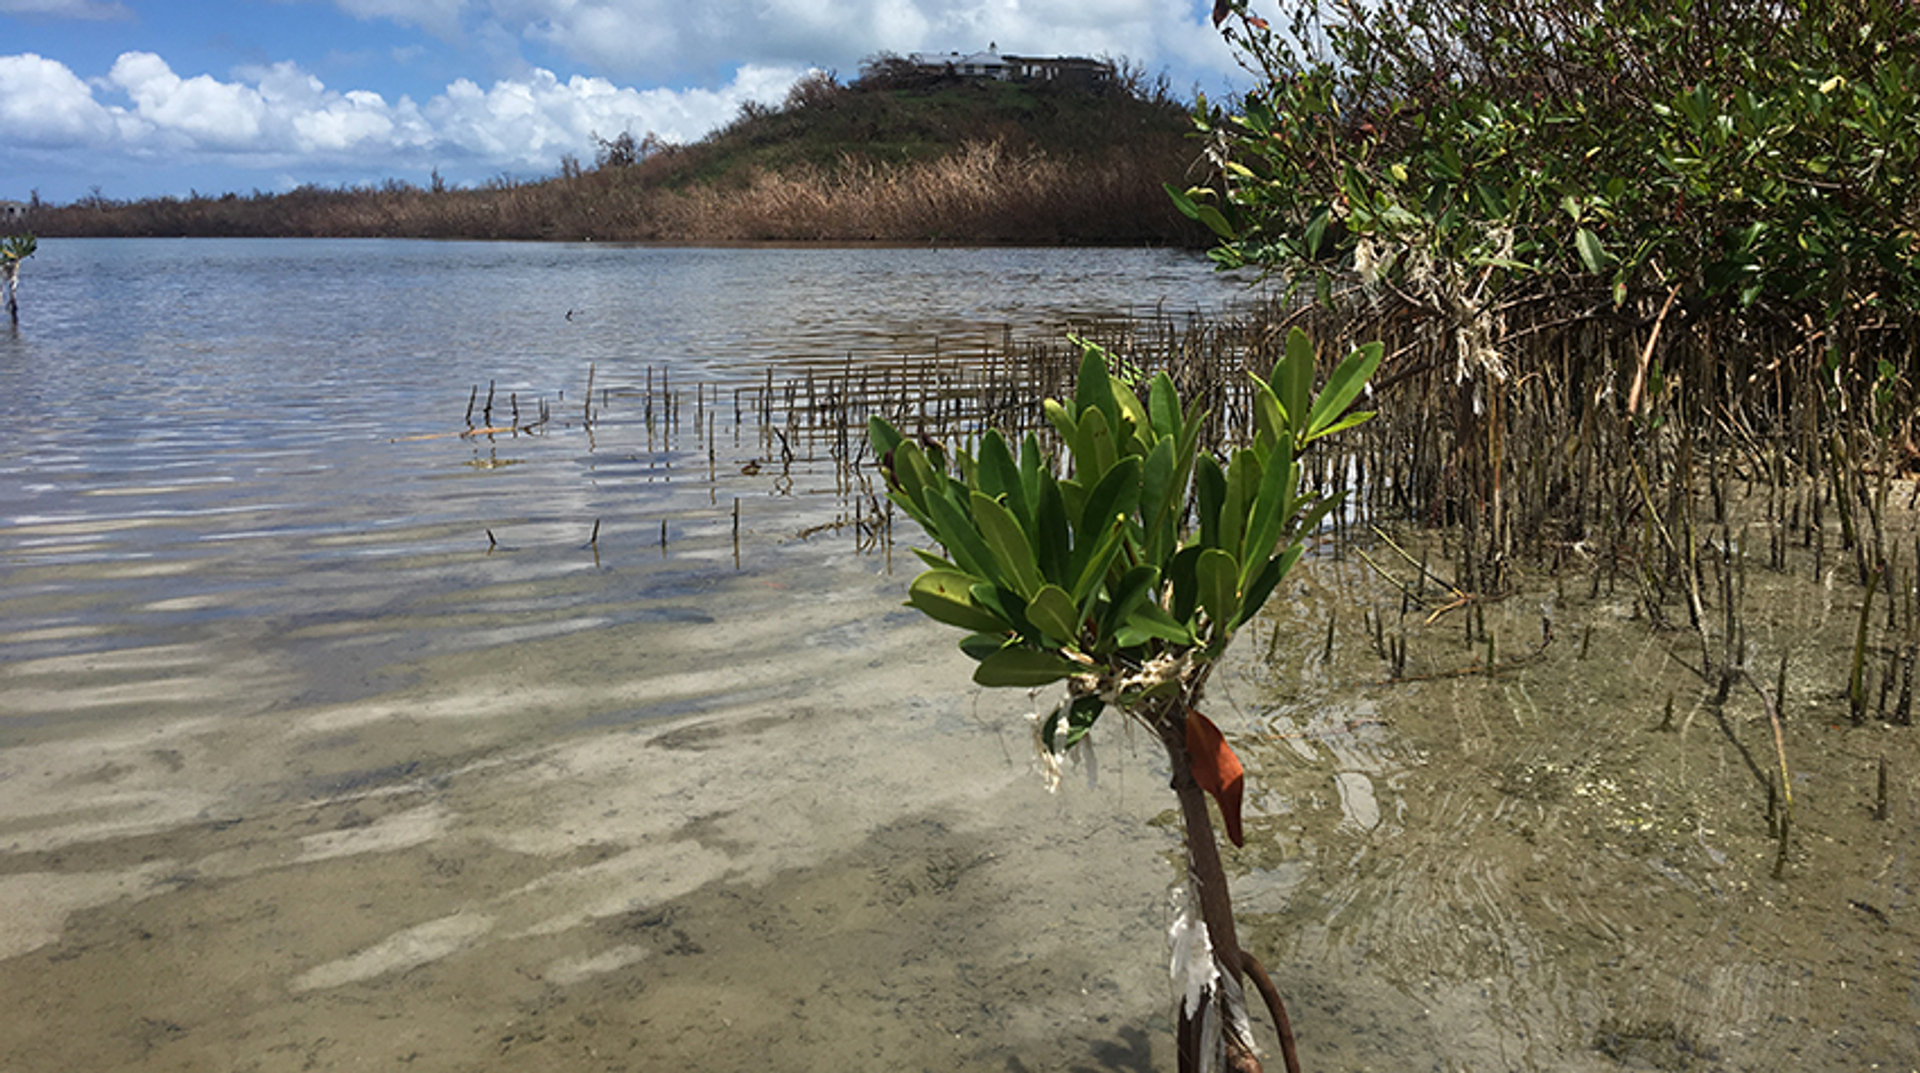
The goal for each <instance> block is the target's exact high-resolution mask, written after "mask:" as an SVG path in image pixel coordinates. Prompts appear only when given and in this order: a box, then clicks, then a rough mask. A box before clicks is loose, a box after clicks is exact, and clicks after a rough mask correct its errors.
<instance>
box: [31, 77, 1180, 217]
mask: <svg viewBox="0 0 1920 1073" xmlns="http://www.w3.org/2000/svg"><path fill="white" fill-rule="evenodd" d="M1191 129H1192V128H1191V124H1190V123H1189V121H1188V116H1187V109H1186V106H1185V105H1183V104H1182V103H1181V102H1179V101H1178V100H1176V99H1174V98H1172V97H1171V96H1169V95H1168V94H1167V93H1166V91H1165V86H1164V83H1162V84H1159V85H1149V84H1147V83H1146V81H1145V80H1144V79H1142V78H1140V77H1139V76H1138V75H1137V73H1135V72H1131V71H1128V70H1127V69H1125V68H1122V69H1121V71H1120V74H1119V77H1116V78H1114V79H1111V80H1109V81H1107V82H1106V83H1105V84H1104V85H1101V86H1098V87H1066V86H1058V85H1053V84H1048V83H1041V82H1010V81H996V80H992V79H981V78H962V77H955V76H952V75H928V74H926V73H925V72H917V73H916V72H914V71H912V70H910V69H903V68H902V65H900V64H898V63H894V64H887V63H884V62H883V63H878V64H874V65H871V66H870V67H869V68H868V70H867V71H866V73H865V74H863V76H862V77H861V78H860V79H858V80H856V81H854V82H853V83H851V84H841V83H839V82H837V81H835V80H834V79H833V77H832V76H830V75H824V74H821V75H815V76H813V77H811V78H808V79H805V80H803V81H801V82H800V83H798V84H797V85H795V86H794V87H793V89H792V91H791V92H790V93H789V94H788V96H787V99H786V100H785V102H783V103H782V104H781V105H780V106H778V107H774V106H768V105H760V104H749V105H747V106H745V107H743V108H742V109H741V112H740V114H739V115H738V116H737V117H736V118H735V119H734V121H733V122H732V123H730V124H728V125H727V126H726V127H724V128H722V129H720V130H718V131H715V132H714V133H713V134H711V135H709V136H707V137H706V138H703V139H702V140H700V141H699V142H696V143H693V144H691V145H672V144H666V143H663V142H661V141H659V140H658V139H656V138H654V137H653V136H651V135H644V136H641V137H638V138H636V137H635V136H634V135H633V134H632V133H631V132H624V133H620V134H618V135H616V136H614V137H612V138H606V139H602V140H600V143H599V152H598V153H597V154H596V159H595V160H594V162H593V164H592V165H590V166H587V165H583V164H582V163H581V162H579V161H578V160H576V159H573V158H565V159H562V160H561V161H560V168H559V172H558V174H556V175H554V176H552V177H549V178H546V179H542V180H539V181H534V182H516V181H513V180H510V179H504V178H503V179H498V180H494V181H491V182H489V183H487V184H484V185H482V186H478V187H472V188H456V187H450V186H447V185H446V184H444V183H442V182H440V181H439V180H438V178H437V177H436V179H435V180H434V182H433V183H432V184H431V185H429V186H428V187H424V188H423V187H418V186H414V185H412V184H409V183H404V182H399V181H392V180H390V181H388V182H386V183H383V184H380V185H378V186H363V187H347V188H334V189H328V188H321V187H315V186H306V187H301V188H298V189H295V190H292V191H289V192H287V193H282V194H264V193H259V192H256V193H254V194H253V195H251V196H242V195H238V194H227V195H224V196H218V197H207V196H195V197H191V198H159V199H152V200H147V201H134V202H116V201H109V200H106V199H102V198H92V199H86V200H83V201H81V202H77V203H75V204H72V205H66V206H40V207H38V208H37V209H36V210H35V212H34V213H33V216H32V218H31V219H30V220H29V221H28V222H27V226H28V227H30V228H31V229H32V230H34V231H35V232H37V233H38V234H40V235H42V236H48V237H53V236H82V235H93V236H104V235H155V236H315V237H318V236H327V237H350V236H366V237H421V238H499V239H554V240H573V241H580V240H595V241H650V242H731V241H746V242H751V241H773V242H781V241H846V242H860V241H873V242H928V241H933V242H948V243H1036V244H1056V243H1062V244H1082V243H1084V244H1137V243H1163V244H1201V243H1204V241H1205V236H1204V234H1202V233H1199V232H1198V231H1197V230H1196V228H1195V227H1194V225H1193V224H1192V223H1191V222H1190V221H1188V220H1186V219H1185V218H1184V217H1182V216H1180V215H1179V214H1178V213H1177V212H1176V211H1174V209H1173V208H1172V206H1171V205H1170V203H1169V202H1168V199H1167V197H1166V194H1165V192H1164V191H1163V190H1162V189H1161V184H1162V183H1163V182H1176V183H1181V184H1184V183H1185V182H1186V181H1187V170H1188V167H1189V165H1190V163H1191V161H1192V160H1193V158H1194V157H1195V156H1196V155H1197V153H1196V150H1195V148H1194V145H1193V143H1192V141H1191V140H1190V137H1189V133H1190V131H1191Z"/></svg>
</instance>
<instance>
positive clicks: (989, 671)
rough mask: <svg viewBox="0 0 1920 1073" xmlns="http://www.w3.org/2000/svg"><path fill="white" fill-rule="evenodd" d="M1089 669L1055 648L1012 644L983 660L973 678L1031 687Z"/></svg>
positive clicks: (991, 684) (974, 671) (1000, 683)
mask: <svg viewBox="0 0 1920 1073" xmlns="http://www.w3.org/2000/svg"><path fill="white" fill-rule="evenodd" d="M1086 670H1087V668H1086V667H1084V666H1082V665H1081V664H1078V663H1075V662H1074V661H1072V660H1070V659H1065V658H1063V657H1060V656H1057V655H1055V654H1053V653H1052V652H1042V651H1040V650H1039V649H1034V648H1027V647H1025V646H1024V645H1013V646H1010V647H1007V648H1002V649H1000V650H999V651H997V652H995V653H993V654H992V655H990V656H988V657H987V658H986V659H983V660H981V661H980V665H979V666H978V667H975V668H974V669H973V680H974V681H975V682H978V683H979V684H981V685H983V686H1020V687H1025V688H1032V687H1033V686H1043V685H1046V684H1047V683H1048V682H1058V681H1059V680H1060V679H1062V678H1066V677H1068V676H1070V675H1075V674H1081V673H1083V672H1085V671H1086Z"/></svg>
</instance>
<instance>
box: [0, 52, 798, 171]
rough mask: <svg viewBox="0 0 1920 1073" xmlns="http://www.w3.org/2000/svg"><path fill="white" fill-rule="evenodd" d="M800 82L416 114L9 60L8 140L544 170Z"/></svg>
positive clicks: (698, 128)
mask: <svg viewBox="0 0 1920 1073" xmlns="http://www.w3.org/2000/svg"><path fill="white" fill-rule="evenodd" d="M803 73H804V71H802V70H800V69H798V68H777V67H760V66H749V67H744V68H742V69H741V70H740V71H739V72H738V73H737V74H736V76H735V77H734V78H733V80H732V81H731V82H730V83H729V84H727V85H725V86H723V87H721V88H719V89H713V90H708V89H693V90H666V89H650V90H638V89H634V88H632V87H626V86H619V85H616V84H614V83H613V82H611V81H609V80H607V79H604V78H590V77H586V76H580V75H576V76H574V77H572V78H568V79H565V80H562V79H561V78H559V77H558V76H557V75H555V74H554V73H553V72H551V71H548V70H544V69H541V68H533V69H531V70H529V71H528V72H527V73H526V74H525V75H524V76H521V77H517V78H513V79H501V80H497V81H495V82H493V83H492V84H490V85H487V86H484V87H483V86H481V85H480V84H479V83H477V82H474V81H471V80H469V79H460V80H458V81H456V82H454V83H453V84H451V85H449V86H448V87H447V88H446V90H445V91H444V92H443V93H440V94H437V95H435V96H434V97H432V98H430V99H429V100H427V101H425V102H423V103H416V102H415V101H413V100H412V99H411V98H408V97H405V96H402V97H401V98H399V99H398V100H394V101H389V100H387V99H386V98H384V97H382V96H381V95H380V94H378V93H373V92H370V91H366V90H348V91H344V92H342V91H339V90H334V89H330V88H328V87H327V86H326V85H325V84H324V83H322V82H321V81H320V79H318V78H317V77H315V76H314V75H312V74H311V73H309V72H307V71H305V70H303V69H301V68H300V67H299V66H298V65H297V64H294V63H291V62H285V63H278V64H273V65H271V66H264V67H249V68H242V69H240V70H239V71H237V72H236V73H235V74H236V76H235V77H234V78H233V79H231V80H221V79H217V78H214V77H213V76H211V75H205V74H199V75H192V76H189V77H183V76H182V75H180V74H178V73H176V72H175V71H174V70H173V68H172V67H171V66H170V65H169V64H168V63H167V62H166V60H164V59H162V58H161V57H160V56H157V55H155V54H153V53H151V52H127V53H124V54H122V55H121V56H120V57H119V58H118V59H117V60H115V61H114V64H113V67H112V69H111V70H110V71H109V72H108V73H107V74H106V75H105V76H104V77H103V78H100V79H97V80H95V81H94V82H92V83H91V84H90V83H88V82H87V81H85V80H83V79H81V78H80V77H79V76H78V75H76V74H75V73H74V72H73V71H72V70H70V69H69V68H67V67H66V66H65V65H64V64H61V63H59V62H57V61H54V60H50V59H46V58H44V57H42V56H38V55H34V54H23V55H17V56H0V143H11V144H14V145H22V146H28V147H32V148H35V149H36V150H41V151H47V150H52V151H68V152H73V153H86V154H90V155H95V156H98V155H106V156H119V157H121V158H124V159H130V160H131V159H139V160H149V161H157V162H163V163H176V164H190V163H193V162H195V161H205V160H218V161H219V162H220V163H223V164H227V165H238V166H242V167H254V168H259V169H263V170H276V171H277V170H283V169H285V168H286V167H287V166H288V165H289V163H291V162H299V161H305V162H307V163H308V164H311V165H316V166H319V165H324V166H327V167H329V168H332V169H334V170H339V169H340V168H354V167H357V168H361V169H363V170H364V171H366V172H370V173H374V174H392V173H393V172H394V171H396V170H404V169H406V168H409V167H411V168H417V169H420V170H424V169H426V168H428V167H432V166H436V165H442V164H447V165H455V164H464V165H467V166H468V167H469V168H470V169H473V170H478V171H483V172H487V173H494V172H498V171H501V170H520V171H529V170H530V171H534V172H536V173H539V172H548V171H552V170H554V169H555V168H557V166H558V164H559V161H560V158H561V157H562V156H563V155H569V154H571V155H575V156H591V155H592V150H593V148H594V141H593V139H594V136H595V135H599V136H601V137H612V136H614V135H616V134H619V133H621V132H623V131H632V132H633V133H636V134H641V133H646V132H653V133H657V134H659V135H660V136H661V137H663V138H666V139H667V140H669V141H692V140H694V139H696V138H698V137H700V136H701V135H703V134H705V133H706V132H707V131H709V130H711V129H713V128H714V127H715V126H718V125H719V124H721V123H723V122H725V121H726V120H727V119H728V118H730V117H731V116H732V115H734V114H735V113H736V112H738V110H739V108H740V106H741V104H743V103H744V102H746V101H748V100H759V101H777V100H779V99H780V98H781V97H782V96H783V95H784V94H785V92H786V89H787V87H788V86H790V85H792V83H793V82H794V80H795V79H796V78H798V77H799V76H800V75H801V74H803Z"/></svg>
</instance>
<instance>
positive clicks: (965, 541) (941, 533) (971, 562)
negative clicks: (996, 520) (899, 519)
mask: <svg viewBox="0 0 1920 1073" xmlns="http://www.w3.org/2000/svg"><path fill="white" fill-rule="evenodd" d="M961 495H971V493H969V492H967V491H966V490H965V489H964V488H962V487H961V486H960V485H959V484H957V483H955V484H953V485H952V487H951V488H949V489H948V494H946V495H929V496H928V497H927V516H928V517H929V518H931V519H932V520H933V525H932V526H930V527H929V529H928V532H929V533H930V534H932V536H933V538H934V539H935V540H938V541H939V542H940V543H941V545H942V546H944V547H945V548H946V549H947V554H949V555H951V556H953V561H954V562H955V563H958V564H959V566H960V569H962V570H965V571H966V572H967V573H969V574H972V575H974V576H975V577H983V578H988V579H992V580H999V579H1000V572H999V570H998V569H996V568H995V566H994V562H993V552H992V551H990V550H988V548H987V543H986V541H984V540H982V539H980V530H979V527H977V526H975V525H974V523H973V519H972V518H970V517H968V516H967V512H966V510H965V509H964V508H963V507H962V506H961V505H960V503H961V502H964V500H962V501H960V502H956V500H957V499H958V498H959V496H961Z"/></svg>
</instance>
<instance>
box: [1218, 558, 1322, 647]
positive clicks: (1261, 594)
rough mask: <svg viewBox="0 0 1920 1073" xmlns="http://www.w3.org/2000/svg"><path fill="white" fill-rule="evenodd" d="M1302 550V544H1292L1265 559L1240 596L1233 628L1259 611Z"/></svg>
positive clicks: (1242, 623)
mask: <svg viewBox="0 0 1920 1073" xmlns="http://www.w3.org/2000/svg"><path fill="white" fill-rule="evenodd" d="M1304 550H1306V549H1305V546H1304V545H1300V544H1294V545H1291V546H1290V547H1288V548H1287V550H1286V551H1284V552H1281V553H1280V554H1279V555H1276V556H1274V557H1273V558H1271V559H1268V560H1267V564H1266V566H1264V567H1262V568H1261V569H1260V571H1259V572H1258V573H1256V574H1255V575H1254V576H1253V580H1252V581H1251V582H1250V583H1248V585H1247V589H1246V592H1245V593H1243V594H1242V595H1241V597H1240V614H1239V615H1238V617H1236V618H1235V619H1234V621H1233V626H1232V628H1233V629H1236V630H1237V629H1239V628H1240V627H1241V626H1242V625H1244V624H1245V623H1246V621H1247V620H1248V619H1250V618H1252V617H1253V616H1254V615H1256V614H1259V613H1260V608H1261V607H1262V606H1263V605H1265V604H1266V602H1267V597H1268V596H1271V595H1272V594H1273V590H1274V587H1275V586H1276V585H1279V584H1280V581H1281V579H1282V578H1285V577H1286V576H1287V572H1288V571H1290V570H1292V569H1293V564H1294V563H1297V562H1299V561H1300V553H1301V552H1302V551H1304Z"/></svg>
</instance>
